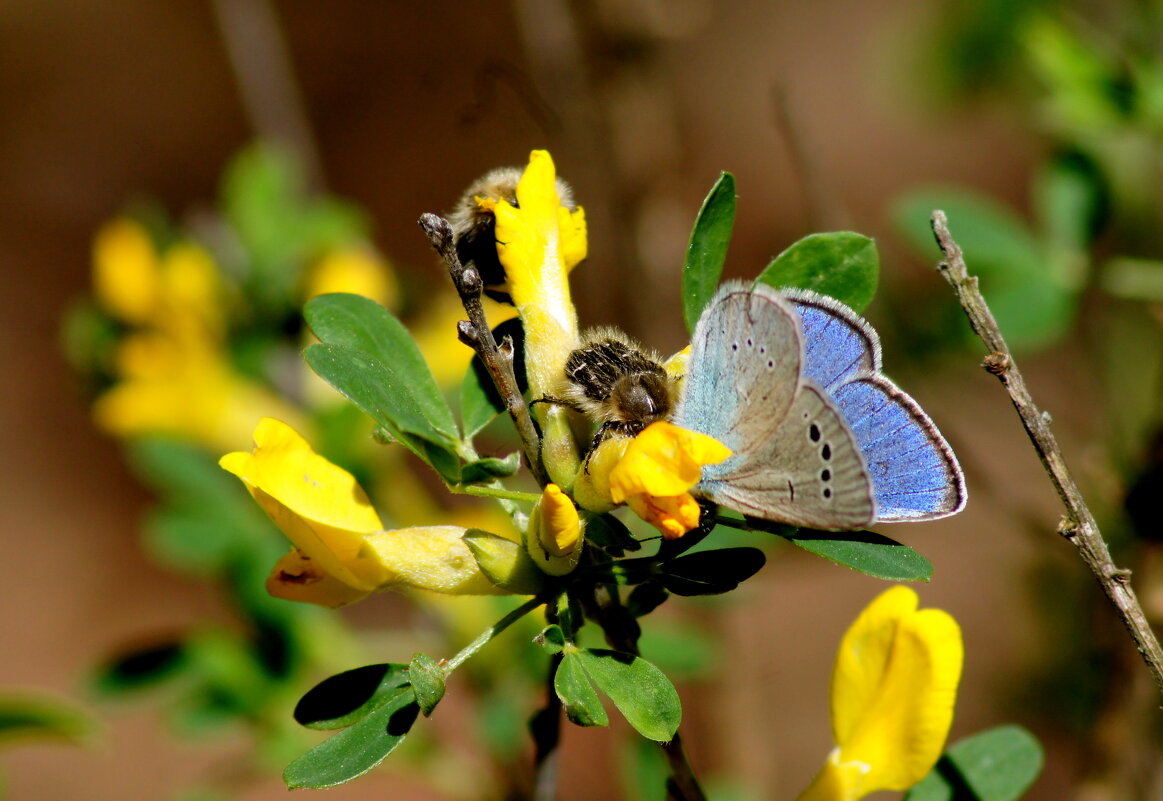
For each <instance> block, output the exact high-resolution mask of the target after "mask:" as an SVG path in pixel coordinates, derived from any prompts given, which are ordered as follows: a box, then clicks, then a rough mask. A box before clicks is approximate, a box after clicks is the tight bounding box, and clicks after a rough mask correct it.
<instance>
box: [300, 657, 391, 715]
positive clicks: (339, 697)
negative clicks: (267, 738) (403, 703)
mask: <svg viewBox="0 0 1163 801" xmlns="http://www.w3.org/2000/svg"><path fill="white" fill-rule="evenodd" d="M405 690H406V691H407V693H408V694H411V692H412V691H411V689H410V688H409V675H408V665H404V664H399V663H383V664H379V665H365V666H363V667H358V668H355V669H354V670H347V671H344V672H343V673H337V674H336V675H334V676H331V677H329V678H326V679H324V680H323V681H321V682H319V683H318V684H316V685H315V686H314V687H312V688H311V689H310V690H308V691H307V693H306V694H305V695H304V696H303V697H302V698H300V699H299V703H298V704H297V705H296V706H295V712H294V716H295V720H296V721H298V722H299V724H300V725H301V726H306V727H307V728H309V729H342V728H343V727H344V726H350V725H351V724H352V723H355V722H356V721H357V720H361V719H363V718H364V717H366V716H367V715H369V714H371V713H372V712H373V711H375V710H376V709H378V708H380V707H381V706H383V705H384V704H387V703H389V702H391V701H392V699H394V698H396V697H397V696H398V695H400V693H401V692H403V691H405Z"/></svg>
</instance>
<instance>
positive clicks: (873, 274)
mask: <svg viewBox="0 0 1163 801" xmlns="http://www.w3.org/2000/svg"><path fill="white" fill-rule="evenodd" d="M879 278H880V257H879V256H878V255H877V252H876V243H875V242H873V241H872V240H871V239H869V238H868V237H866V236H863V235H861V234H857V233H853V232H851V231H838V232H835V233H827V234H811V235H809V236H805V237H804V238H803V239H801V240H799V241H798V242H795V243H793V244H792V245H791V246H790V247H788V248H787V250H785V251H784V252H783V253H780V254H779V255H778V256H776V257H775V258H774V259H772V261H771V263H770V264H768V265H767V267H766V268H764V270H763V272H761V273H760V274H759V278H758V279H757V280H759V281H762V282H763V283H765V284H767V285H769V286H773V287H775V288H776V289H780V288H782V287H798V288H800V289H810V290H812V291H813V292H819V293H820V294H821V295H828V296H829V297H833V298H835V299H836V300H838V301H840V302H841V303H845V304H847V305H848V306H851V307H852V308H853V309H854V310H856V311H857V312H860V311H863V310H864V309H865V307H867V306H868V304H869V303H871V302H872V298H873V296H874V295H875V294H876V284H877V282H878V281H879Z"/></svg>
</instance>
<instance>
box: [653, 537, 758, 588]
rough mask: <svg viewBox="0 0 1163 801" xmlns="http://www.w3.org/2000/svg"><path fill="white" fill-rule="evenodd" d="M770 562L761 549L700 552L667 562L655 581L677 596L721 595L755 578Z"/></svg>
mask: <svg viewBox="0 0 1163 801" xmlns="http://www.w3.org/2000/svg"><path fill="white" fill-rule="evenodd" d="M766 562H767V557H766V556H764V555H763V551H761V550H759V549H758V548H720V549H718V550H714V551H699V552H698V553H692V554H687V555H686V556H680V557H678V558H677V559H671V560H670V561H668V562H665V563H663V564H662V566H661V567H660V568H659V569H658V573H657V575H656V576H655V578H656V580H657V581H658V583H659V584H661V585H662V586H663V587H665V588H666V589H667V590H669V591H670V592H672V593H674V594H675V595H688V596H689V595H719V594H721V593H724V592H730V591H731V590H733V589H735V588H736V587H738V586H739V584H740V583H741V582H743V581H746V580H747V579H749V578H751V577H752V576H754V575H755V574H756V573H758V572H759V570H760V568H762V567H763V565H764V564H765V563H766Z"/></svg>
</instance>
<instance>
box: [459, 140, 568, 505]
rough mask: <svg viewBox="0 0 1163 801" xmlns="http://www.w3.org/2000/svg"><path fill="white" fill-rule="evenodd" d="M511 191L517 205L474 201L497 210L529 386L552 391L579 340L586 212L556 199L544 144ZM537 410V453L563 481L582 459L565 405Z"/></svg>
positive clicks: (500, 251)
mask: <svg viewBox="0 0 1163 801" xmlns="http://www.w3.org/2000/svg"><path fill="white" fill-rule="evenodd" d="M516 195H517V205H516V206H513V205H511V204H510V203H509V202H508V201H506V200H503V199H500V200H497V199H493V198H480V199H479V200H478V201H477V202H478V203H479V204H480V206H481V208H484V209H489V210H492V212H493V214H494V217H495V221H496V228H495V231H496V238H497V256H498V258H499V259H500V261H501V264H502V265H503V266H504V268H505V279H506V281H507V283H508V287H509V295H510V296H511V297H512V299H513V305H514V306H516V307H517V312H518V314H520V315H521V322H522V325H523V327H524V331H525V372H526V374H527V375H528V377H529V390H530V393H531V395H532V397H534V398H541V397H545V396H546V395H549V394H552V392H553V390H554V388H555V387H556V386H557V384H558V382H559V381H560V379H561V376H562V375H563V374H564V372H565V361H566V358H568V356H569V354H570V352H571V351H573V350H574V349H575V348H576V347H577V346H578V328H577V311H576V310H575V309H574V306H573V301H572V300H571V299H570V292H569V271H570V270H572V269H573V268H574V267H575V266H576V265H577V263H578V262H580V261H581V260H582V259H584V258H585V256H586V248H587V244H586V221H585V212H584V211H583V210H582V209H581V208H578V209H574V210H571V209H568V208H566V207H565V206H563V205H562V204H561V198H560V197H559V196H558V193H557V174H556V170H555V168H554V166H553V159H552V158H551V157H550V155H549V153H548V152H547V151H544V150H534V151H533V152H532V153H530V154H529V166H528V167H526V168H525V172H524V173H523V174H522V176H521V180H520V181H519V182H518V184H517V191H516ZM537 414H538V417H539V419H540V420H541V430H542V432H543V436H544V439H543V443H542V461H543V462H544V464H545V468H546V470H547V471H548V473H549V475H550V477H551V478H552V480H553V481H554V482H555V483H557V484H559V485H562V486H565V487H567V488H568V487H570V486H572V484H573V481H574V477H575V476H576V475H577V471H578V468H579V467H580V464H581V460H580V457H579V456H578V452H577V444H576V442H575V441H574V437H573V431H572V428H571V427H570V424H569V419H568V416H569V412H568V410H567V409H565V408H564V407H561V406H555V405H553V404H544V405H542V406H540V407H539V408H538V409H537Z"/></svg>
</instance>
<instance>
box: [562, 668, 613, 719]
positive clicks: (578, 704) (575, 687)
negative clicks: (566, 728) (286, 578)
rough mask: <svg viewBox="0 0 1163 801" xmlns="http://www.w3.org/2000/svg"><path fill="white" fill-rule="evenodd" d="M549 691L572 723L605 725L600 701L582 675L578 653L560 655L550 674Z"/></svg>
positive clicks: (604, 712) (604, 713)
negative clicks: (555, 696)
mask: <svg viewBox="0 0 1163 801" xmlns="http://www.w3.org/2000/svg"><path fill="white" fill-rule="evenodd" d="M553 691H554V692H555V693H557V697H558V698H559V699H560V700H561V705H562V708H563V709H564V710H565V715H566V717H568V718H569V719H570V721H571V722H572V723H575V724H577V725H578V726H606V725H608V724H609V723H610V718H609V716H608V715H607V714H606V710H605V709H604V708H603V707H602V700H601V699H600V698H598V694H597V692H596V691H595V690H594V686H593V685H592V684H590V680H589V678H588V677H587V676H586V671H585V669H584V668H583V667H582V664H581V659H580V657H579V654H578V652H576V651H575V652H573V653H567V654H565V655H564V656H563V657H562V660H561V664H560V665H558V666H557V672H556V673H555V674H554V675H553Z"/></svg>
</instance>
